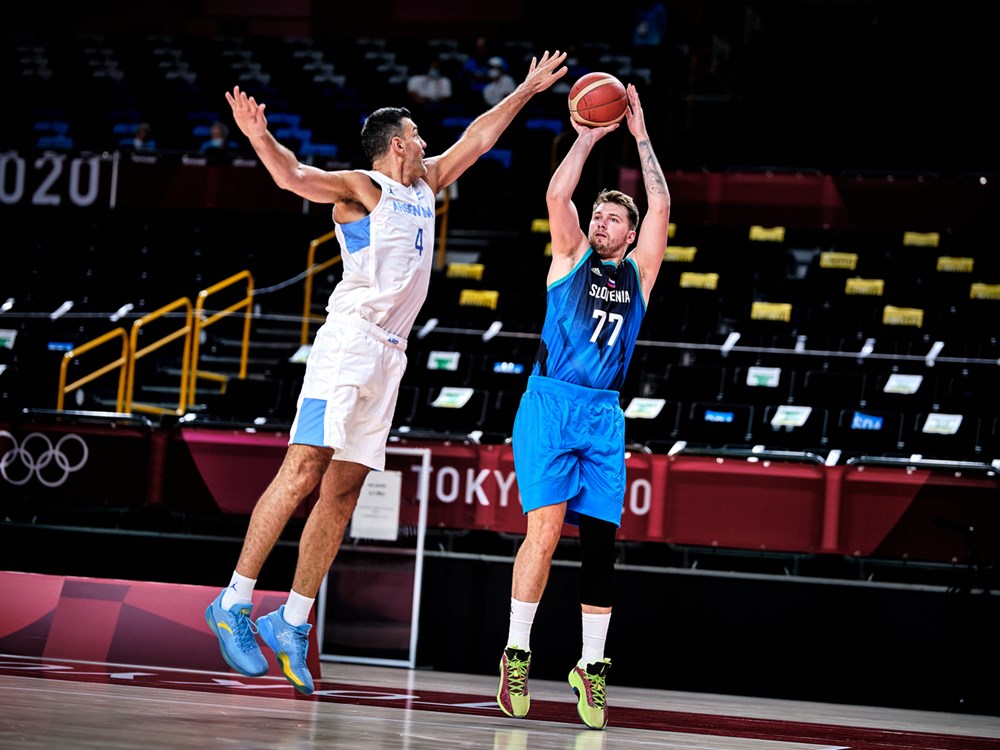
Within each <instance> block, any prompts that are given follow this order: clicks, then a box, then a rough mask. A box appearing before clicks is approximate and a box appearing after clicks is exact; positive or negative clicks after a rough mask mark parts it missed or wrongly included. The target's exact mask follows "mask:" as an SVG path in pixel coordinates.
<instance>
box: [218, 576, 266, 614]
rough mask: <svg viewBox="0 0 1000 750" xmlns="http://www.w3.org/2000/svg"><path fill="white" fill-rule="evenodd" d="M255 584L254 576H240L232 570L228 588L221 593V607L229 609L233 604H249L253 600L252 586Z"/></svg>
mask: <svg viewBox="0 0 1000 750" xmlns="http://www.w3.org/2000/svg"><path fill="white" fill-rule="evenodd" d="M256 585H257V579H256V578H247V577H246V576H241V575H240V574H239V573H237V572H236V571H235V570H234V571H233V577H232V579H230V581H229V588H227V589H226V593H225V594H223V595H222V608H223V609H224V610H226V611H229V609H231V608H232V606H233V605H234V604H249V603H250V602H251V601H252V600H253V587H254V586H256Z"/></svg>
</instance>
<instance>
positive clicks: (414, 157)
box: [403, 120, 427, 177]
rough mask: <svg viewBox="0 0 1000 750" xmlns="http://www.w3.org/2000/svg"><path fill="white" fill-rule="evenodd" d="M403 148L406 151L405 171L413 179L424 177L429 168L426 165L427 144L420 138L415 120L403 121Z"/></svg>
mask: <svg viewBox="0 0 1000 750" xmlns="http://www.w3.org/2000/svg"><path fill="white" fill-rule="evenodd" d="M403 146H404V148H405V149H406V160H405V170H406V171H407V172H408V173H410V175H411V176H412V177H423V176H424V175H425V174H427V166H426V165H425V164H424V149H426V148H427V143H426V142H425V141H424V139H423V138H421V137H420V132H419V131H418V130H417V125H416V123H415V122H413V120H404V121H403Z"/></svg>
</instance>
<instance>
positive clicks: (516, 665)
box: [497, 646, 531, 718]
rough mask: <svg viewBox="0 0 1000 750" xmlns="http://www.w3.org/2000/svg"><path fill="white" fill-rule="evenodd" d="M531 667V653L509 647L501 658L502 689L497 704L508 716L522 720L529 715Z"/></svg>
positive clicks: (499, 690) (498, 691)
mask: <svg viewBox="0 0 1000 750" xmlns="http://www.w3.org/2000/svg"><path fill="white" fill-rule="evenodd" d="M529 667H531V652H530V651H526V650H524V649H521V648H518V647H517V646H508V647H507V648H505V649H504V650H503V656H501V657H500V687H499V689H497V703H498V704H499V706H500V710H501V711H503V712H504V713H505V714H507V715H508V716H515V717H517V718H520V717H522V716H526V715H527V714H528V708H530V707H531V696H530V695H528V668H529Z"/></svg>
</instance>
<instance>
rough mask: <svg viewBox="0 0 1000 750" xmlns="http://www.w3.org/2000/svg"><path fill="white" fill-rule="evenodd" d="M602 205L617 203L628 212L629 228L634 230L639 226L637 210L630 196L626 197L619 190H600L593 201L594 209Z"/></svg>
mask: <svg viewBox="0 0 1000 750" xmlns="http://www.w3.org/2000/svg"><path fill="white" fill-rule="evenodd" d="M602 203H617V204H618V205H619V206H621V207H622V208H624V209H625V211H626V212H628V220H629V224H630V227H629V228H630V229H635V228H636V227H637V226H639V208H638V206H636V205H635V201H634V200H633V199H632V196H631V195H626V194H625V193H623V192H622V191H621V190H602V191H601V192H599V193H598V194H597V197H596V198H595V199H594V208H595V209H596V208H597V207H598V206H599V205H601V204H602Z"/></svg>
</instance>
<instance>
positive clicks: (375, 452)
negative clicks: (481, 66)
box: [205, 50, 566, 694]
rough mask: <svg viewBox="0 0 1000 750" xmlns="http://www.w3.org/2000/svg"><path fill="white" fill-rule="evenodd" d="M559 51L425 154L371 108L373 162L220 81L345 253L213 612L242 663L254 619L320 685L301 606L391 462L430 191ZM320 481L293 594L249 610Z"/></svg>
mask: <svg viewBox="0 0 1000 750" xmlns="http://www.w3.org/2000/svg"><path fill="white" fill-rule="evenodd" d="M565 59H566V53H565V52H559V51H558V50H556V51H555V52H554V53H553V54H551V55H550V54H549V53H548V52H547V51H546V52H545V54H543V55H542V56H541V58H532V60H531V64H530V66H529V69H528V74H527V76H526V77H525V79H524V80H523V81H522V82H521V84H520V85H519V86H518V87H517V88H516V89H515V90H514V91H513V92H512V93H511V94H510V95H509V96H507V97H506V98H505V99H504V100H503V101H501V102H500V103H498V104H497V105H496V106H494V107H493V108H492V109H490V110H488V111H487V112H485V113H483V114H481V115H480V116H479V117H477V118H476V119H475V120H473V122H472V123H471V124H470V125H469V127H468V128H467V129H466V131H465V132H464V133H463V134H462V136H461V137H460V138H459V139H458V141H457V142H456V143H454V144H453V145H452V146H451V147H450V148H448V149H447V150H446V151H445V152H444V153H442V154H441V155H440V156H434V157H430V158H427V157H426V156H425V154H424V149H425V148H426V147H427V144H426V143H425V142H424V140H423V138H421V137H420V132H419V131H418V129H417V124H416V123H415V122H414V121H413V119H412V118H411V117H410V113H409V111H407V110H406V109H404V108H399V107H385V108H382V109H378V110H376V111H374V112H373V113H372V114H371V115H369V116H368V118H367V119H366V120H365V123H364V126H363V127H362V128H361V141H362V145H363V146H364V150H365V154H366V156H367V157H368V158H369V159H370V160H371V169H357V170H337V171H324V170H321V169H317V168H316V167H312V166H309V165H307V164H302V163H300V162H299V160H298V157H296V155H295V154H294V153H292V151H291V150H289V149H288V148H286V147H285V146H282V145H281V144H280V143H278V141H277V140H275V138H274V136H273V135H272V134H271V133H270V131H269V130H268V129H267V118H266V116H265V105H264V104H263V103H258V102H257V101H256V100H255V99H254V97H252V96H247V94H246V93H245V92H243V91H241V90H240V89H239V87H236V88H234V89H233V91H232V93H231V94H230V93H229V92H226V100H227V101H228V102H229V106H230V107H231V108H232V111H233V117H234V119H235V120H236V124H237V125H238V126H239V128H240V130H241V131H242V132H243V134H244V135H245V136H246V137H247V138H248V139H249V141H250V144H251V145H252V146H253V148H254V151H256V153H257V156H258V157H259V158H260V160H261V162H262V163H263V165H264V166H265V167H266V168H267V170H268V172H269V173H270V175H271V177H272V178H273V179H274V182H275V183H276V184H277V185H278V187H280V188H282V189H284V190H289V191H291V192H293V193H295V194H296V195H299V196H301V197H302V198H304V199H306V200H309V201H313V202H315V203H326V204H331V205H332V206H333V222H334V226H335V231H336V236H337V239H338V241H339V242H340V248H341V256H342V259H343V278H342V280H341V281H340V282H339V284H338V285H337V287H336V289H334V291H333V293H332V294H331V295H330V300H329V303H328V304H327V318H326V320H325V322H324V323H323V325H322V326H321V327H320V329H319V331H318V332H317V334H316V338H315V341H314V342H313V346H312V349H311V352H310V354H309V359H308V362H307V364H306V371H305V378H304V382H303V385H302V390H301V393H300V395H299V399H298V405H297V411H296V416H295V420H294V422H293V423H292V428H291V431H290V435H289V441H288V442H289V445H288V449H287V451H286V453H285V458H284V461H283V462H282V465H281V467H280V468H279V470H278V473H277V475H276V476H275V478H274V479H273V480H272V482H271V484H270V485H269V486H268V487H267V489H266V490H265V491H264V493H263V494H262V495H261V497H260V498H259V499H258V501H257V504H256V506H255V507H254V511H253V514H252V515H251V518H250V526H249V529H248V530H247V534H246V537H245V539H244V541H243V548H242V551H241V552H240V556H239V559H238V561H237V563H236V568H235V570H234V572H233V575H232V578H231V579H230V582H229V585H228V586H227V587H226V588H225V589H223V590H222V592H221V593H220V594H219V596H218V597H216V599H215V600H214V601H213V602H212V603H211V604H210V605H209V606H208V609H207V610H206V612H205V618H206V621H207V622H208V626H209V628H210V629H211V630H212V632H213V633H215V635H216V636H217V637H218V639H219V647H220V649H221V651H222V655H223V658H224V659H225V660H226V662H227V663H228V664H229V665H230V666H231V667H232V668H233V669H235V670H236V671H237V672H240V673H241V674H244V675H247V676H257V675H263V674H264V673H265V672H267V668H268V664H267V660H266V659H265V658H264V655H263V653H262V652H261V650H260V647H259V645H258V644H257V640H256V638H255V634H257V633H258V632H259V634H260V636H261V638H262V639H263V641H264V643H265V644H267V646H269V647H270V648H271V649H272V650H273V651H274V653H275V656H276V658H277V661H278V663H279V664H280V665H281V668H282V671H283V672H284V675H285V677H286V678H287V679H288V681H289V682H291V684H292V685H293V686H295V688H296V689H297V690H299V691H300V692H302V693H305V694H309V693H312V692H313V685H314V683H313V678H312V676H311V675H310V673H309V669H308V666H307V663H306V656H307V652H308V644H309V631H310V629H311V627H312V626H311V625H310V624H308V622H307V620H308V616H309V613H310V611H311V609H312V606H313V604H314V602H315V599H316V595H317V593H318V592H319V589H320V585H321V583H322V582H323V578H324V577H325V576H326V574H327V572H328V570H329V568H330V565H331V564H332V563H333V560H334V557H335V556H336V554H337V551H338V550H339V548H340V543H341V540H342V539H343V536H344V529H345V527H346V525H347V522H348V521H349V520H350V518H351V514H352V513H353V512H354V507H355V505H356V504H357V501H358V496H359V494H360V492H361V488H362V485H363V484H364V481H365V478H366V477H367V476H368V473H369V472H370V471H372V470H373V469H374V470H376V471H382V470H383V469H384V468H385V445H386V441H387V439H388V436H389V429H390V427H391V424H392V418H393V412H394V410H395V406H396V398H397V395H398V393H399V383H400V379H401V378H402V376H403V371H404V369H405V368H406V358H405V353H404V352H405V349H406V338H407V336H408V335H409V333H410V329H411V327H412V326H413V323H414V320H415V319H416V317H417V314H418V312H419V310H420V307H421V305H422V304H423V302H424V299H425V298H426V296H427V289H428V283H429V281H430V276H431V262H432V255H433V249H434V214H435V196H436V195H437V193H438V192H439V191H441V190H443V189H444V188H446V187H447V186H448V185H450V184H451V183H453V182H454V181H455V180H456V179H458V177H459V176H460V175H461V174H463V173H464V172H465V170H466V169H468V168H469V167H470V166H472V164H473V163H474V162H475V161H476V160H477V159H478V158H479V157H480V156H482V155H483V154H484V153H485V152H486V151H488V150H489V149H491V148H492V147H493V145H494V144H495V143H496V142H497V139H498V138H499V137H500V135H501V134H502V133H503V132H504V130H505V129H506V128H507V126H508V125H510V123H511V121H512V120H513V119H514V116H515V115H516V114H517V113H518V112H519V111H520V110H521V109H522V108H523V107H524V105H525V104H527V102H528V100H529V99H531V97H533V96H534V95H535V94H538V93H539V92H542V91H545V90H546V89H548V88H549V87H550V86H552V84H554V83H555V82H556V81H557V80H559V79H560V78H562V76H564V75H565V74H566V68H565V67H564V66H563V61H564V60H565ZM317 485H319V486H320V491H319V499H318V501H317V503H316V505H315V506H314V507H313V508H312V510H311V511H310V513H309V517H308V519H307V520H306V524H305V527H304V528H303V530H302V537H301V539H300V540H299V550H298V561H297V565H296V569H295V578H294V581H293V583H292V588H291V591H290V592H289V595H288V600H287V601H286V603H285V604H283V605H282V606H281V607H279V608H278V610H277V611H275V612H271V613H269V614H266V615H264V616H262V617H260V618H259V619H257V621H256V623H255V622H253V621H252V620H251V617H250V615H251V612H252V610H253V605H252V603H251V597H252V594H253V590H254V585H255V584H256V580H257V576H258V574H259V573H260V571H261V568H262V567H263V565H264V562H265V560H266V559H267V557H268V556H269V554H270V552H271V549H272V548H273V547H274V544H275V542H277V540H278V537H279V535H280V534H281V533H282V531H283V530H284V528H285V525H286V524H287V522H288V519H289V518H290V517H291V516H292V513H294V512H295V510H296V508H298V507H299V505H300V504H301V503H302V501H303V500H304V499H305V498H306V497H307V496H308V495H309V494H310V493H311V492H312V491H313V490H314V489H315V488H316V486H317Z"/></svg>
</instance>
